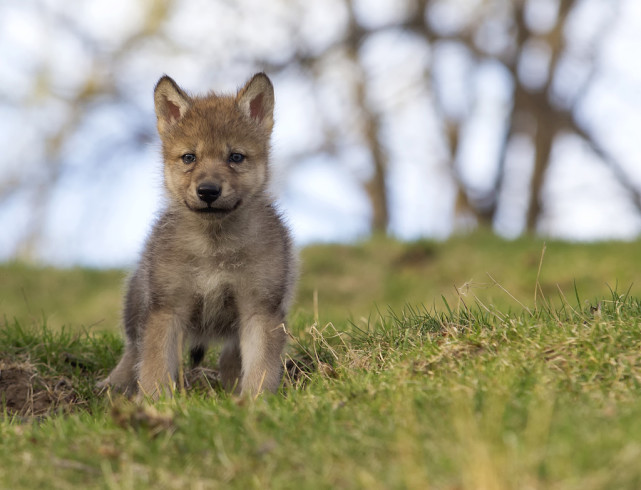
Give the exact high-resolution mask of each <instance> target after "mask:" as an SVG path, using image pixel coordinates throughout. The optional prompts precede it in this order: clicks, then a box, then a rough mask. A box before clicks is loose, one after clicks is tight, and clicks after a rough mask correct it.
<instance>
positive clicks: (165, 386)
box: [138, 311, 182, 401]
mask: <svg viewBox="0 0 641 490" xmlns="http://www.w3.org/2000/svg"><path fill="white" fill-rule="evenodd" d="M181 337H182V324H181V321H180V318H179V317H178V316H177V315H176V314H175V313H173V312H171V311H153V312H151V313H150V314H149V318H148V320H147V322H146V324H145V327H144V331H143V334H142V339H141V342H142V343H141V346H140V362H139V364H138V389H139V392H138V400H139V401H140V400H142V399H143V398H144V397H146V396H148V397H151V398H152V399H154V400H157V399H158V398H159V397H160V394H161V393H165V394H168V395H171V394H172V392H173V390H174V388H175V386H176V378H177V377H178V368H179V364H180V352H181V349H182V345H181Z"/></svg>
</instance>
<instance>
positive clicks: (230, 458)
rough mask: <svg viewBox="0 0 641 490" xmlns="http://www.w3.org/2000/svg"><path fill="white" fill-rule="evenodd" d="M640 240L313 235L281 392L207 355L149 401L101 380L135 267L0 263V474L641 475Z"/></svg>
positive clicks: (326, 482) (205, 478) (323, 483)
mask: <svg viewBox="0 0 641 490" xmlns="http://www.w3.org/2000/svg"><path fill="white" fill-rule="evenodd" d="M640 254H641V244H639V243H603V244H595V245H579V244H567V243H557V242H548V243H547V244H546V246H545V248H544V246H543V242H542V241H541V240H538V239H528V238H524V239H521V240H518V241H514V242H508V241H504V240H500V239H497V238H496V237H493V236H491V235H489V234H484V233H479V234H474V235H472V236H469V237H456V238H453V239H451V240H448V241H447V242H442V243H434V242H418V243H413V244H401V243H397V242H394V241H390V240H384V239H375V240H373V241H371V242H366V243H363V244H359V245H357V246H338V245H325V246H315V247H311V248H309V249H305V250H303V251H302V256H303V259H302V260H303V261H302V271H301V272H302V274H301V283H300V288H299V296H298V300H297V303H296V305H295V307H294V310H293V312H292V316H291V317H292V318H291V322H290V331H291V334H292V341H291V348H290V350H289V357H290V360H289V363H288V366H287V367H288V370H287V375H286V377H285V378H286V379H285V383H284V386H283V390H282V392H281V393H280V394H278V395H276V396H266V397H263V398H261V399H259V400H256V401H255V402H253V403H248V402H247V401H246V400H239V399H236V398H234V397H231V396H228V395H226V394H224V393H222V392H221V391H220V390H219V389H218V388H217V386H216V382H215V372H214V371H212V370H211V369H204V370H199V371H188V372H187V373H186V378H187V379H186V382H187V385H188V388H187V390H186V392H184V393H183V392H177V393H176V394H175V395H176V396H175V397H174V398H173V399H167V400H163V401H161V402H159V403H157V404H155V405H154V406H142V407H139V406H135V405H133V404H131V403H129V402H128V401H126V400H123V399H121V398H119V397H117V396H108V395H106V394H98V393H96V392H95V391H94V390H93V385H94V383H95V381H96V380H98V379H100V378H101V377H102V376H104V375H105V374H106V373H107V372H108V370H109V369H110V368H111V367H112V366H113V365H114V364H115V362H116V360H117V358H118V356H119V354H120V352H121V349H122V341H121V339H120V334H119V333H118V330H117V324H118V312H117V310H118V306H117V302H118V297H119V294H120V293H119V289H120V285H121V282H122V278H123V277H124V275H123V273H122V272H120V271H107V272H100V271H84V270H72V271H59V270H53V269H37V268H32V267H26V266H23V265H17V264H10V265H6V266H3V267H2V269H1V270H0V314H4V315H5V317H6V321H5V324H4V326H3V327H2V328H1V329H0V352H1V353H2V354H1V356H0V396H1V397H2V398H3V400H4V405H5V409H4V410H5V415H4V417H3V418H2V419H1V420H0V439H1V440H2V444H0V488H16V489H21V488H25V489H26V488H34V487H45V488H70V487H72V488H73V487H77V488H83V489H84V488H152V487H153V488H243V489H246V488H279V489H280V488H296V489H299V488H314V489H315V488H328V489H330V488H332V489H333V488H368V489H369V488H416V489H424V488H443V489H478V488H486V489H508V488H514V489H521V488H533V489H537V488H546V489H547V488H559V489H574V488H581V489H584V488H590V489H610V488H617V489H619V488H623V489H628V488H629V489H636V488H640V487H641V465H639V464H638V462H639V461H640V460H641V328H640V327H641V320H640V318H641V301H640V300H639V299H638V298H639V296H640V295H639V293H638V291H637V286H636V285H635V284H634V280H635V279H636V275H637V274H636V270H637V264H639V263H640V261H639V260H638V259H639V258H640V257H639V255H640ZM542 255H543V261H541V257H542ZM617 285H618V286H617ZM535 291H536V293H535ZM315 298H316V300H315ZM367 318H369V321H366V320H365V319H367ZM43 319H47V323H48V327H47V328H43ZM101 319H102V322H101V323H98V324H97V322H98V321H99V320H101ZM63 324H64V325H67V326H65V327H63ZM214 363H215V358H214V357H210V358H208V359H207V367H208V368H212V367H214Z"/></svg>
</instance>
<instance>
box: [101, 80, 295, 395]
mask: <svg viewBox="0 0 641 490" xmlns="http://www.w3.org/2000/svg"><path fill="white" fill-rule="evenodd" d="M154 99H155V109H156V116H157V118H158V133H159V134H160V139H161V141H162V153H163V159H164V186H165V189H166V196H167V200H166V201H167V202H166V208H165V210H164V212H163V213H162V214H161V216H160V217H159V219H158V221H157V222H156V224H155V226H154V228H153V230H152V232H151V235H150V236H149V238H148V239H147V242H146V245H145V248H144V251H143V254H142V258H141V259H140V263H139V265H138V267H137V269H136V271H135V272H134V273H133V275H132V276H131V277H130V279H129V283H128V291H127V295H126V297H125V301H124V330H125V334H126V342H125V352H124V355H123V356H122V359H121V360H120V362H119V363H118V365H117V366H116V367H115V368H114V370H113V371H112V372H111V374H109V376H108V377H107V378H106V379H105V380H104V381H102V382H101V383H100V386H102V387H106V386H111V387H113V388H114V389H117V390H119V391H123V392H125V393H126V394H130V395H133V394H136V393H137V397H138V399H142V398H143V397H145V396H149V397H151V398H158V396H159V395H160V394H161V393H162V392H166V393H171V389H172V388H173V386H175V383H176V379H177V377H178V371H179V364H180V360H181V358H182V355H181V354H182V348H183V345H182V344H183V339H184V340H185V341H187V342H188V343H189V345H190V348H191V358H192V363H194V364H198V363H199V362H200V361H201V360H202V358H203V356H204V354H205V351H206V349H207V347H208V346H209V344H210V343H211V341H212V340H221V341H222V342H223V347H222V352H221V355H220V359H219V371H220V378H221V382H222V384H223V386H224V388H225V389H227V390H234V391H235V392H236V393H240V394H242V395H250V396H255V395H258V394H259V393H260V392H262V391H264V390H268V391H272V392H274V391H276V390H277V389H278V387H279V385H280V381H281V376H282V361H281V353H282V351H283V348H284V346H285V341H286V333H285V329H284V322H285V316H286V314H287V309H288V306H289V303H290V299H291V297H292V290H293V286H294V281H295V271H294V269H295V267H294V263H295V261H294V256H293V252H292V245H291V240H290V236H289V233H288V230H287V228H286V227H285V226H284V224H283V222H282V219H281V217H280V215H279V213H278V211H277V210H276V208H275V207H274V203H273V198H272V197H271V196H270V194H269V191H268V188H267V187H268V181H269V163H268V160H269V150H270V137H271V132H272V127H273V124H274V119H273V110H274V90H273V87H272V84H271V82H270V80H269V78H268V77H267V76H266V75H265V74H264V73H258V74H256V75H254V77H253V78H252V79H251V80H250V81H249V82H248V83H247V84H246V85H245V86H244V87H243V88H242V89H240V90H239V91H238V93H237V95H236V96H235V97H234V96H219V95H216V94H214V93H211V94H209V95H207V96H204V97H196V96H190V95H188V94H187V93H185V92H184V91H183V90H182V89H181V88H180V87H179V86H178V85H177V84H176V83H175V82H174V81H173V80H172V79H171V78H170V77H168V76H164V77H162V78H161V79H160V80H159V81H158V84H157V85H156V88H155V91H154Z"/></svg>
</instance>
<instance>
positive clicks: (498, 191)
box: [0, 0, 641, 255]
mask: <svg viewBox="0 0 641 490" xmlns="http://www.w3.org/2000/svg"><path fill="white" fill-rule="evenodd" d="M620 3H621V0H607V1H602V0H474V1H462V0H377V1H376V2H371V1H368V0H272V1H270V2H262V3H256V2H253V1H249V0H247V1H238V2H227V1H222V0H221V1H218V2H199V1H197V0H181V1H178V0H138V1H136V2H126V1H118V2H115V3H110V2H109V1H103V2H92V3H91V5H89V4H88V3H87V4H83V6H82V7H78V8H75V7H73V6H72V5H70V4H69V5H68V4H66V3H65V2H62V3H60V4H56V3H55V2H54V3H51V2H46V1H44V0H25V1H23V2H21V3H20V5H17V4H16V5H13V6H9V4H4V5H3V6H0V31H2V32H4V34H0V43H2V42H3V39H4V38H2V36H3V35H4V36H5V37H6V36H8V40H9V41H11V42H12V43H13V44H14V46H11V49H8V48H6V47H5V48H3V49H4V52H3V53H2V55H3V60H5V61H6V60H8V62H7V63H6V64H5V65H6V66H5V67H4V68H2V67H0V75H2V76H3V78H4V79H6V80H8V82H7V83H6V84H3V85H4V86H5V88H4V89H3V88H0V110H3V111H5V113H6V118H5V119H12V120H15V122H16V127H23V128H24V127H27V126H28V127H30V131H28V132H26V133H21V132H20V131H18V130H14V131H9V132H6V133H5V134H4V136H3V137H4V138H5V139H4V140H3V141H2V143H3V145H4V147H6V148H8V151H7V152H6V153H5V155H4V158H6V159H8V160H18V159H19V160H20V161H21V166H20V169H16V168H11V170H8V171H6V172H5V173H4V178H3V179H2V182H0V205H3V204H5V205H6V204H7V203H8V202H9V201H10V200H11V198H12V197H14V196H15V195H17V194H19V193H22V194H23V195H24V196H27V197H26V199H27V200H28V201H29V202H30V206H29V208H30V213H31V216H30V219H29V222H30V223H31V225H30V226H28V227H26V228H25V230H24V231H23V233H22V237H21V244H22V250H23V252H24V254H26V255H31V253H32V250H33V249H34V247H36V248H37V246H38V237H39V235H40V234H41V233H42V230H43V227H44V225H43V222H44V221H45V220H46V219H47V216H46V210H47V207H48V206H49V204H50V202H51V193H52V192H53V190H54V187H55V183H56V182H57V181H58V180H59V179H61V176H62V175H65V174H68V173H69V172H72V173H73V172H78V171H79V170H78V169H80V168H81V167H82V165H84V164H86V165H91V164H92V162H95V163H100V164H101V165H103V164H104V163H105V161H113V162H117V163H118V164H120V155H122V152H131V151H134V149H136V148H137V149H140V148H141V147H143V146H144V145H146V144H148V142H149V141H151V140H152V138H153V126H152V125H151V124H150V123H149V115H150V112H151V98H150V96H149V90H148V88H149V86H150V85H151V83H153V82H151V80H155V79H157V77H158V75H159V74H160V73H159V71H168V70H166V69H165V68H163V67H166V66H168V65H169V66H173V67H175V69H176V70H177V71H179V73H177V74H176V75H175V76H176V77H177V79H178V80H179V83H185V85H186V86H188V87H190V88H194V89H201V88H202V89H203V90H205V89H209V88H210V87H211V85H212V78H213V79H214V84H218V85H224V84H226V83H229V80H234V82H233V83H238V79H239V77H240V78H242V77H243V76H247V73H248V72H250V71H251V70H254V69H265V70H267V71H268V72H269V73H270V74H272V75H274V76H279V77H281V81H289V85H288V86H290V87H292V86H307V87H310V89H309V91H308V92H309V94H311V95H310V97H311V99H312V102H311V104H310V105H307V106H306V110H305V113H304V116H305V117H306V118H308V119H310V120H313V123H307V122H306V124H307V126H306V127H307V128H308V130H309V132H310V133H314V134H315V136H313V137H312V136H310V137H309V138H308V139H307V140H306V143H305V145H302V146H301V145H299V146H296V145H294V144H291V145H289V146H288V147H287V148H285V149H284V150H283V152H282V155H280V156H281V157H282V159H283V160H284V161H285V163H286V164H289V165H295V164H297V163H298V162H300V161H305V160H306V159H310V158H312V157H313V156H315V155H326V156H330V157H331V158H332V159H333V160H334V161H336V162H337V165H342V166H343V167H344V171H346V172H348V171H351V172H353V173H354V174H355V175H357V178H358V180H360V181H361V182H362V183H363V188H364V189H365V190H366V194H367V196H368V197H369V200H370V204H371V229H372V230H374V231H378V232H387V231H388V230H389V227H390V216H391V214H392V213H391V204H390V203H391V202H392V201H393V199H392V198H391V197H390V188H391V186H390V172H393V171H394V170H395V166H396V165H398V162H399V161H400V160H403V159H410V160H412V161H415V162H416V163H418V164H419V165H423V164H424V165H425V166H426V167H427V166H428V165H431V166H430V167H429V168H430V172H432V173H433V174H434V175H435V178H438V179H441V180H443V181H445V180H448V181H449V182H450V183H453V184H454V185H455V188H456V197H455V199H454V200H455V203H452V208H454V216H452V219H451V221H452V222H453V223H457V222H460V221H462V222H469V219H468V218H470V217H471V218H472V219H473V220H474V221H476V222H478V223H483V224H487V225H493V224H494V225H496V220H497V214H498V213H499V211H500V209H501V206H506V204H505V198H504V196H505V195H506V191H509V190H510V188H512V187H514V179H513V178H508V177H509V175H511V174H510V172H512V174H513V173H514V165H513V162H511V159H512V158H513V156H514V155H513V153H514V152H513V151H512V150H511V149H512V148H514V147H515V146H518V145H517V143H518V142H524V141H525V142H527V144H526V145H525V148H527V149H528V150H527V151H526V152H525V153H527V154H526V155H524V154H523V153H524V152H523V151H521V155H520V158H521V159H522V160H524V161H529V163H528V164H527V165H525V166H523V165H521V166H520V167H518V168H519V171H520V172H521V173H522V174H523V175H522V178H524V179H527V181H528V184H527V188H528V189H529V190H528V197H527V206H526V210H525V213H524V214H525V216H524V217H523V218H524V219H523V222H524V228H525V229H527V230H535V229H536V227H537V223H538V222H539V220H540V217H541V213H542V212H543V210H544V206H545V204H546V203H545V202H544V193H543V189H544V187H545V183H546V175H547V172H548V168H549V166H550V162H551V161H552V157H553V149H554V147H555V144H556V143H557V142H558V141H559V138H562V137H563V136H564V135H567V134H573V135H576V136H577V137H579V138H581V139H582V140H583V141H584V142H585V143H586V144H587V145H588V146H589V147H590V148H591V150H592V152H593V153H594V154H596V155H597V156H598V158H599V159H600V160H601V161H602V162H603V163H604V164H606V165H607V166H609V168H610V170H611V173H612V175H613V176H614V178H616V179H617V180H618V182H619V184H620V185H621V186H623V187H624V188H625V189H626V190H627V191H628V194H629V195H630V196H631V200H632V202H633V203H634V205H635V206H636V208H637V210H638V211H639V212H640V213H641V193H640V191H639V189H638V188H637V187H635V185H634V184H633V183H632V180H631V179H630V178H629V175H628V172H627V170H626V167H625V166H624V165H622V164H621V163H620V162H619V161H618V159H617V158H615V156H614V155H613V154H612V153H611V151H609V148H604V147H603V146H602V140H601V139H600V138H598V135H595V134H594V133H593V131H592V129H591V128H590V127H588V126H586V124H585V121H584V120H582V119H581V118H580V117H579V113H580V111H579V108H580V107H581V105H582V103H583V101H584V100H585V98H586V97H589V91H590V90H589V89H590V87H591V84H592V83H593V80H594V78H595V77H596V76H597V75H598V74H599V72H600V70H601V65H600V62H601V60H600V59H599V57H598V46H599V43H600V42H601V40H602V39H603V38H604V36H606V34H607V33H608V29H610V26H611V25H612V23H613V22H614V21H615V20H616V18H617V13H618V6H619V4H620ZM100 5H102V7H100ZM92 9H95V10H92ZM586 10H590V11H591V12H592V15H591V17H589V19H590V22H591V23H592V24H598V25H590V26H589V28H588V27H585V28H584V31H581V35H577V27H576V26H577V25H580V26H582V22H584V21H583V20H582V19H583V17H585V11H586ZM595 12H596V14H595ZM3 14H4V16H3ZM12 16H13V17H12ZM221 19H224V21H222V20H221ZM3 22H4V23H3ZM192 24H193V25H194V26H196V27H194V28H192V27H190V26H192ZM205 27H207V28H205ZM43 32H44V33H46V34H43ZM16 33H17V34H16ZM11 36H13V37H11ZM29 36H31V37H29ZM578 38H580V39H578ZM43 44H50V46H49V49H46V48H42V46H43ZM17 45H20V46H17ZM35 45H38V46H39V48H38V49H39V50H36V49H35V48H34V46H35ZM5 46H7V44H5ZM65 53H71V54H70V55H66V56H67V58H65ZM25 60H26V61H25ZM3 63H4V62H3ZM0 65H2V63H0ZM577 66H580V69H578V71H577V68H576V67H577ZM573 70H574V71H573ZM181 73H188V74H189V80H188V81H184V82H182V81H181V76H180V75H181ZM577 73H578V74H577ZM241 74H242V75H241ZM142 76H144V77H146V78H145V83H144V87H142V86H141V77H142ZM484 80H485V81H484ZM488 80H489V81H488ZM9 82H11V83H9ZM483 84H485V85H483ZM495 85H500V88H498V89H497V88H495ZM6 87H20V89H19V90H15V89H13V92H10V91H9V90H8V89H7V88H6ZM488 87H489V89H488ZM568 87H569V88H568ZM143 89H144V90H143ZM305 93H307V92H305ZM488 94H489V95H488ZM287 95H288V94H285V96H286V97H287ZM308 102H309V101H308V100H307V99H306V101H305V104H308ZM114 108H117V111H116V114H115V115H114V113H113V112H114ZM417 113H420V114H419V115H418V116H417V115H416V114H417ZM421 117H422V119H420V118H421ZM105 121H107V122H108V123H109V124H111V126H110V128H111V129H110V131H104V134H103V137H102V138H100V139H98V140H96V141H95V145H94V144H93V143H91V144H90V145H84V146H83V145H82V144H79V142H86V141H90V142H92V141H93V140H91V138H90V137H88V136H87V135H88V134H89V133H91V132H92V131H93V132H95V131H96V129H98V131H100V130H104V129H105V128H106V123H105ZM114 121H117V122H116V124H113V123H114ZM416 121H419V122H418V123H417V122H416ZM118 125H120V126H122V127H120V128H119V130H114V129H113V127H114V126H118ZM407 133H412V135H413V136H411V137H410V136H407ZM18 136H19V138H18ZM13 141H18V142H19V143H20V144H9V143H13ZM421 145H422V146H423V148H418V147H419V146H421ZM25 148H29V150H30V151H29V152H28V153H27V152H24V149H25ZM115 149H119V151H116V150H115ZM45 162H46V164H45ZM359 162H360V163H359ZM434 162H436V163H434ZM439 162H440V163H439ZM482 162H483V163H482ZM439 164H440V165H441V166H442V168H444V169H447V171H446V172H441V173H439V171H438V168H439V167H438V165H439ZM481 165H484V166H485V170H484V172H485V174H487V175H489V176H490V178H484V179H480V180H479V179H478V178H477V175H478V172H477V170H475V169H476V168H477V167H478V166H481ZM9 167H10V166H7V168H9ZM94 174H95V173H94Z"/></svg>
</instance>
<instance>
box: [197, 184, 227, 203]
mask: <svg viewBox="0 0 641 490" xmlns="http://www.w3.org/2000/svg"><path fill="white" fill-rule="evenodd" d="M196 192H197V193H198V197H200V200H201V201H205V202H206V203H207V204H208V205H209V204H211V203H212V202H214V201H215V200H216V199H218V197H219V196H220V193H221V192H222V189H221V188H220V186H219V185H216V184H200V185H199V186H198V189H196Z"/></svg>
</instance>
